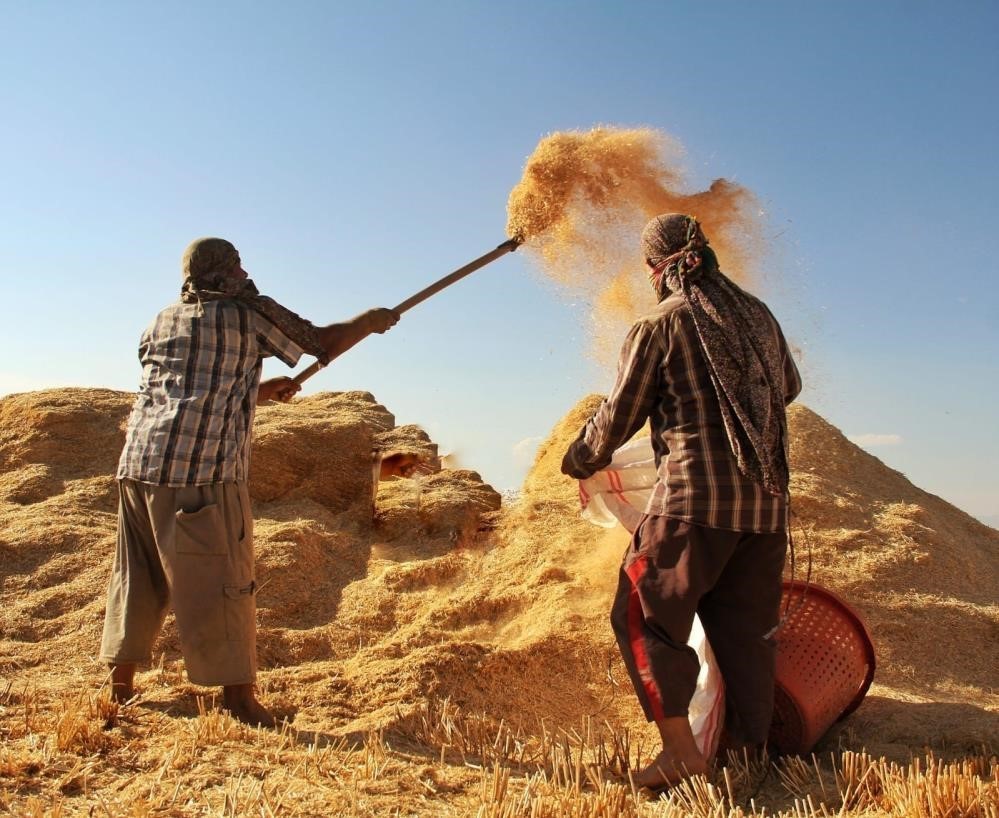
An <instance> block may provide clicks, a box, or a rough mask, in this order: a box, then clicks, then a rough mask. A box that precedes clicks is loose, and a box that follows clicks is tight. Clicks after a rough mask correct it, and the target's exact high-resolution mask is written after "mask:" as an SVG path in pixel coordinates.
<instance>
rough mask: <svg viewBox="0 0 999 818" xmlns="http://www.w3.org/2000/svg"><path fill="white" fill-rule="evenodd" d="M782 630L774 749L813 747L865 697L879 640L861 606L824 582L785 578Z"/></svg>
mask: <svg viewBox="0 0 999 818" xmlns="http://www.w3.org/2000/svg"><path fill="white" fill-rule="evenodd" d="M784 611H787V618H786V620H785V621H784V623H783V624H782V625H781V627H780V629H779V630H778V631H777V634H776V640H777V678H776V690H775V693H774V718H773V723H772V725H771V728H770V740H769V746H770V749H771V751H772V752H776V753H780V754H785V755H793V754H802V753H808V752H810V751H811V749H812V747H814V746H815V743H816V742H817V741H818V740H819V739H820V738H821V737H822V736H823V734H824V733H825V732H826V731H827V730H828V729H829V728H830V727H831V726H832V725H833V724H834V723H835V722H836V721H838V720H840V719H842V718H845V717H846V716H847V715H849V714H850V713H852V712H853V711H854V710H856V709H857V707H859V706H860V702H861V701H863V698H864V696H865V695H867V690H868V688H869V687H870V686H871V682H872V680H873V679H874V646H873V644H872V643H871V637H870V635H869V634H868V632H867V628H866V627H865V626H864V623H863V620H861V618H860V616H859V615H858V614H857V612H856V611H854V610H853V608H851V607H850V606H849V605H847V604H846V603H845V602H844V601H843V600H842V599H840V598H839V597H838V596H836V595H835V594H834V593H832V592H831V591H827V590H826V589H825V588H820V587H819V586H817V585H812V584H806V583H804V582H785V583H784V595H783V599H782V601H781V614H782V615H784Z"/></svg>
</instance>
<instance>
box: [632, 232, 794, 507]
mask: <svg viewBox="0 0 999 818" xmlns="http://www.w3.org/2000/svg"><path fill="white" fill-rule="evenodd" d="M642 251H643V253H644V254H645V258H646V259H648V261H649V263H650V264H652V265H653V266H654V269H653V271H652V274H651V276H650V278H651V280H652V284H653V286H654V287H655V289H656V293H657V295H658V296H659V299H660V300H662V299H664V298H666V297H667V296H668V295H670V293H679V294H680V295H682V296H683V300H684V301H685V302H686V304H687V306H688V307H689V309H690V312H691V315H692V316H693V319H694V326H695V327H696V328H697V337H698V339H699V340H700V342H701V348H702V350H703V351H704V358H705V360H706V361H707V364H708V371H709V372H710V374H711V382H712V384H713V385H714V388H715V393H716V394H717V396H718V405H719V407H720V408H721V415H722V421H723V423H724V424H725V433H726V435H727V436H728V442H729V446H730V448H731V450H732V453H733V454H734V455H735V458H736V462H737V463H738V466H739V471H740V472H742V474H744V475H745V476H746V477H748V478H749V479H751V480H753V481H754V482H756V483H758V484H760V485H761V486H763V488H765V489H766V490H767V491H769V492H770V493H771V494H783V493H785V492H786V491H787V487H788V479H789V471H788V464H787V450H786V447H785V441H786V439H787V434H786V425H787V420H786V416H785V413H784V362H783V357H782V356H783V353H784V350H783V349H782V348H780V346H779V343H778V340H777V338H776V337H774V333H773V317H772V316H771V314H770V311H769V310H768V309H767V308H766V306H764V305H763V303H762V302H761V301H759V300H757V299H756V298H753V297H752V296H750V295H749V294H748V293H746V292H745V291H744V290H743V289H742V288H741V287H739V286H738V285H737V284H736V283H735V282H733V281H732V280H731V279H729V278H728V277H727V276H725V275H724V274H723V273H722V272H721V270H720V269H719V268H718V259H717V257H716V256H715V253H714V251H713V250H712V249H711V248H710V247H709V246H708V240H707V239H706V238H705V236H704V233H703V232H702V230H701V226H700V224H699V223H698V222H697V219H695V218H694V217H693V216H686V215H683V214H679V213H670V214H667V215H664V216H656V218H654V219H653V220H652V221H650V222H649V223H648V224H647V225H646V226H645V229H644V230H643V231H642Z"/></svg>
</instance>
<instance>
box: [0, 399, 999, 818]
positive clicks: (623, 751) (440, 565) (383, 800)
mask: <svg viewBox="0 0 999 818" xmlns="http://www.w3.org/2000/svg"><path fill="white" fill-rule="evenodd" d="M598 400H599V398H597V397H590V398H587V399H585V400H584V401H582V402H581V403H580V404H579V405H578V406H577V407H575V408H574V409H572V410H571V411H570V412H569V413H568V414H567V416H566V418H565V419H563V421H562V422H560V423H559V424H557V425H556V427H555V428H554V429H553V430H552V433H551V435H550V436H549V438H548V439H547V440H546V441H545V442H544V443H543V444H542V446H541V447H540V449H539V452H538V456H537V460H536V462H535V465H534V467H533V469H532V471H531V473H530V474H529V476H528V478H527V479H526V481H525V484H524V488H523V491H522V492H521V495H520V497H519V499H518V500H517V501H516V502H514V503H513V504H512V505H510V506H509V507H507V508H504V509H502V510H500V511H498V512H497V510H496V509H497V507H498V503H499V497H498V495H496V494H495V492H493V491H492V489H491V488H489V487H488V486H486V485H485V484H483V483H482V482H481V479H480V478H479V476H478V475H477V474H475V473H474V472H471V471H467V470H454V471H449V470H445V471H442V472H438V473H432V474H429V475H420V476H418V477H414V478H396V479H393V480H388V481H384V482H381V483H378V484H375V483H374V478H373V475H372V469H371V459H370V451H364V446H375V447H377V446H378V440H377V438H378V436H379V435H382V436H385V435H386V434H387V433H390V432H391V433H392V435H393V436H394V439H393V440H392V442H391V445H393V446H397V445H402V446H408V445H409V442H408V441H407V440H406V439H405V437H406V435H407V432H399V431H398V429H397V428H396V427H394V425H393V420H392V418H391V415H390V414H389V413H388V412H387V411H386V410H385V409H384V408H383V407H380V406H378V404H377V403H375V401H374V400H373V399H372V398H371V397H370V396H369V395H366V394H365V393H343V394H325V395H317V396H313V397H310V398H305V399H302V400H299V401H295V402H293V403H292V404H290V405H287V406H275V407H263V408H261V410H260V413H259V419H258V425H257V440H256V445H257V449H256V451H255V454H254V458H255V460H254V468H255V469H256V468H258V467H259V469H260V473H259V476H257V477H255V480H256V481H257V482H256V483H255V489H254V491H255V497H254V502H255V508H254V510H255V516H256V519H257V526H256V539H257V550H258V565H259V569H258V579H259V581H260V584H261V585H262V590H261V592H260V595H259V599H258V601H259V609H258V616H259V622H260V634H259V644H260V654H261V663H262V672H261V675H260V680H259V682H260V687H261V695H262V697H263V699H264V700H265V701H266V702H267V703H268V704H269V705H270V706H271V707H273V709H274V710H275V711H276V712H277V713H278V715H280V716H281V717H284V718H287V719H289V722H290V723H289V724H288V725H286V726H285V727H284V728H282V729H281V730H278V731H273V732H268V731H261V730H253V729H250V728H246V727H244V726H242V725H239V724H237V723H236V722H233V721H232V720H231V719H230V718H229V717H228V716H226V715H224V714H222V713H220V712H218V711H217V710H216V709H215V705H214V698H213V697H214V695H215V693H216V691H210V690H204V689H201V688H197V687H195V686H192V685H190V684H188V683H187V682H186V681H185V680H184V677H183V673H182V663H181V662H180V657H179V654H178V653H177V649H176V634H175V631H174V628H173V625H172V624H168V627H167V628H166V631H165V633H164V635H163V637H162V639H161V640H160V643H159V645H158V646H157V649H156V655H155V657H154V658H155V661H154V665H153V667H152V668H151V669H149V670H143V671H142V672H140V674H139V676H138V680H137V681H138V691H139V694H138V698H137V700H136V701H135V702H133V703H131V704H128V705H125V706H123V707H121V708H113V707H112V706H111V705H110V702H109V701H107V697H106V688H104V689H102V685H103V684H105V682H106V670H105V669H104V668H102V667H101V666H100V665H99V663H98V662H97V661H96V659H95V658H94V651H95V649H96V645H97V641H98V639H99V634H100V627H101V621H102V614H103V594H104V587H105V583H106V580H107V573H108V571H109V569H110V560H111V553H112V548H113V543H114V524H115V523H114V520H115V517H114V511H113V505H112V506H111V507H110V508H109V492H110V491H113V488H114V483H113V480H112V479H111V478H110V476H109V475H110V474H111V473H112V472H113V467H114V460H115V457H116V454H117V449H118V448H119V447H120V444H121V440H122V423H123V422H124V419H125V416H126V414H127V411H128V407H129V404H130V401H131V396H129V395H125V394H121V393H113V392H106V391H101V390H60V391H51V392H39V393H30V394H26V395H19V396H11V397H8V398H5V399H2V400H0V418H2V421H3V426H2V427H0V469H2V471H0V550H2V556H3V558H4V560H3V563H2V565H3V568H2V569H0V570H2V572H3V573H2V576H0V579H2V591H0V593H2V599H0V603H2V604H0V736H2V739H3V741H2V745H0V808H3V809H7V810H9V811H10V812H12V813H14V814H18V815H55V814H62V815H84V814H102V815H123V816H124V815H178V816H179V815H209V814H210V815H215V814H224V815H248V814H261V815H272V814H273V815H328V814H357V815H378V814H383V815H388V814H402V815H407V814H411V815H437V814H450V815H468V816H472V815H510V816H514V815H516V816H520V815H524V816H528V815H605V816H624V815H650V816H651V815H671V816H673V815H675V816H680V815H689V814H696V815H704V816H708V815H711V816H720V817H721V816H728V815H732V816H748V815H762V814H763V811H764V810H766V813H767V814H768V815H772V816H778V815H787V816H792V815H793V816H795V818H802V816H811V815H813V814H816V815H818V814H823V815H828V814H832V813H839V812H840V811H841V810H842V814H844V815H848V814H849V815H854V814H855V815H860V814H883V815H897V816H900V818H902V816H906V817H908V816H913V818H915V816H927V818H929V816H941V818H943V816H948V818H949V816H958V815H961V816H982V817H983V818H997V817H996V813H995V804H996V801H997V786H999V784H997V773H996V762H995V760H994V758H992V756H991V754H990V752H991V751H990V750H989V749H984V750H983V749H982V747H983V746H986V748H987V746H988V745H989V744H990V742H994V741H995V740H996V737H997V736H999V729H997V719H999V715H997V714H999V700H997V698H996V693H995V678H994V668H995V667H996V666H997V663H999V662H997V660H999V657H997V656H996V641H995V639H994V635H995V633H996V624H997V622H999V616H997V613H999V612H997V610H996V604H995V599H994V590H993V589H994V588H995V587H997V580H999V577H997V576H996V565H995V556H994V555H995V553H996V548H997V546H999V534H997V533H996V532H994V531H993V530H991V529H988V528H986V527H985V526H982V525H980V524H978V523H976V522H975V521H974V520H972V519H971V518H969V517H967V515H964V514H962V513H961V512H959V511H958V510H956V509H954V508H953V507H951V506H948V505H947V504H946V503H944V502H943V501H941V500H940V499H939V498H935V497H933V496H931V495H928V494H926V493H925V492H922V491H920V490H919V489H917V488H916V487H914V486H912V485H911V484H910V483H909V482H908V481H906V480H905V479H904V477H902V476H901V475H899V474H898V473H896V472H893V471H892V470H891V469H888V468H887V467H885V466H884V465H883V464H882V463H880V462H879V461H878V460H876V459H875V458H873V457H870V456H869V455H867V454H865V453H864V452H862V451H860V450H859V449H857V448H856V447H855V446H853V444H851V443H849V441H847V440H846V439H845V438H844V437H843V436H842V435H841V434H840V433H839V432H838V431H837V430H835V429H834V428H833V427H831V426H830V425H829V424H827V423H825V421H823V420H822V419H821V418H819V417H818V416H816V415H814V414H813V413H811V412H809V411H808V410H807V409H804V408H801V407H799V408H796V409H795V410H793V411H792V415H791V433H792V460H793V468H794V488H795V497H796V500H795V507H796V509H797V514H798V517H799V522H798V525H799V528H800V530H801V531H803V532H804V531H807V533H808V537H807V540H808V542H809V543H810V546H811V551H812V560H813V578H814V579H815V580H816V581H817V582H819V583H821V584H823V585H826V586H828V587H830V588H832V589H833V590H835V591H837V592H839V593H841V594H843V595H844V596H846V597H847V599H849V601H851V602H852V603H853V604H854V605H855V606H856V607H857V608H859V609H860V610H861V612H862V613H863V615H864V616H865V618H866V619H867V622H868V624H869V626H870V628H871V631H872V633H873V635H874V639H875V643H876V646H877V649H878V654H879V655H878V659H879V674H878V678H877V684H876V685H875V687H874V688H873V690H872V693H871V695H870V696H869V697H868V699H867V701H866V702H865V703H864V704H863V705H862V706H861V708H860V709H859V710H858V711H857V713H856V714H854V715H853V716H852V717H851V718H850V719H848V720H847V721H846V722H845V723H844V724H842V725H839V726H838V727H837V728H836V729H835V730H834V731H833V733H832V734H831V735H830V736H829V737H828V738H827V739H826V740H825V741H824V742H823V743H822V744H820V746H819V748H818V755H817V760H815V761H813V760H811V759H803V760H802V761H801V763H797V762H794V761H784V762H781V764H780V765H779V766H777V767H775V768H772V769H770V770H769V772H766V771H765V770H764V771H763V772H766V776H765V778H764V777H763V775H762V772H761V771H760V770H755V769H751V768H750V767H749V766H747V765H745V764H742V765H740V764H739V763H736V762H734V763H732V764H730V765H729V766H728V767H727V768H726V769H727V772H724V771H718V772H717V773H716V774H715V776H714V778H713V779H712V780H711V782H701V783H697V784H692V785H690V786H689V787H686V788H683V789H680V790H677V791H675V792H674V793H673V794H671V796H670V797H669V799H668V800H667V801H662V802H653V801H649V800H647V798H646V797H645V796H644V795H643V794H641V793H639V794H636V793H635V792H633V790H632V788H631V785H630V783H629V779H628V770H629V769H634V768H635V766H636V765H639V764H641V763H642V762H643V760H645V759H647V758H648V757H649V756H650V754H651V752H652V751H653V749H654V745H653V736H652V734H651V733H650V731H649V729H648V727H647V725H645V724H644V723H643V722H642V719H641V714H640V712H639V709H638V706H637V703H636V702H635V700H634V697H633V695H632V693H631V690H630V685H629V682H628V680H627V678H626V674H625V673H624V671H623V667H622V666H621V663H620V660H619V659H618V658H617V654H616V649H615V648H614V645H613V638H612V636H611V633H610V629H609V626H608V624H607V621H606V616H607V609H608V606H609V601H610V598H611V595H612V594H613V589H614V584H615V580H616V571H617V563H618V560H619V559H620V554H621V552H622V550H623V548H624V546H625V545H626V542H627V537H626V535H625V534H624V533H623V532H622V531H620V530H615V529H612V530H610V531H604V530H598V529H595V528H593V527H591V526H590V525H589V524H587V523H585V522H583V521H581V520H580V519H579V517H578V513H577V512H578V498H577V496H576V490H575V486H574V485H573V484H572V482H571V481H568V480H565V479H563V478H562V477H561V475H560V474H559V472H558V462H559V460H560V459H561V454H562V451H564V448H565V445H566V444H567V443H568V442H569V441H570V440H571V439H572V438H573V437H574V436H575V434H576V432H577V431H578V429H579V426H580V425H581V423H582V422H583V420H585V418H586V417H587V416H588V415H589V413H590V412H591V411H592V409H593V407H594V406H595V405H596V403H597V401H598ZM77 415H79V422H77V421H76V416H77ZM398 428H399V429H402V428H404V427H398ZM288 430H293V431H292V432H290V433H289V432H288ZM424 437H425V436H422V432H421V433H419V434H417V433H416V431H414V432H413V439H412V445H413V446H416V445H418V444H419V445H422V446H424V447H426V446H427V445H428V442H427V440H425V439H424ZM400 438H401V439H400ZM351 440H353V441H354V442H353V443H350V442H349V441H351ZM358 440H360V441H363V445H361V444H358V443H357V441H358ZM277 441H279V442H280V445H277ZM431 445H432V444H431ZM91 446H92V447H93V448H92V449H91V448H90V447H91ZM345 446H346V448H344V447H345ZM427 451H428V454H429V451H430V450H429V449H427ZM273 458H285V459H292V460H296V462H299V461H300V462H301V463H302V464H309V463H311V464H312V465H302V466H301V470H300V471H299V470H296V471H295V472H294V474H290V473H289V472H288V471H286V470H282V469H283V466H282V464H281V463H274V462H272V459H273ZM50 461H51V462H50ZM101 469H106V472H105V473H104V474H103V475H102V474H100V473H99V472H100V470H101ZM39 474H44V479H41V480H39V479H38V477H37V476H38V475H39ZM375 492H377V496H376V498H375V503H374V511H375V512H376V513H375V514H373V513H372V511H373V509H372V496H373V495H375ZM110 496H111V497H113V494H111V495H110ZM804 540H805V538H804V537H803V536H801V537H799V543H800V545H799V548H803V543H804ZM802 558H803V555H802V554H800V553H799V561H800V560H801V559H802ZM927 612H929V615H927ZM199 697H200V698H199ZM927 746H930V747H932V748H933V753H934V754H933V755H931V756H927V755H926V754H925V750H924V748H925V747H927ZM865 749H866V753H864V752H863V751H864V750H865ZM913 754H915V756H916V757H917V758H918V759H919V761H918V762H910V756H911V755H913ZM759 779H762V781H761V780H759ZM750 799H752V800H750Z"/></svg>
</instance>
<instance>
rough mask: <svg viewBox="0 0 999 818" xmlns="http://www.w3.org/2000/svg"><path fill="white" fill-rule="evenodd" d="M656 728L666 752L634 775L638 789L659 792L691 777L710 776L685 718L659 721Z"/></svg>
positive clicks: (669, 718) (674, 717)
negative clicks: (646, 788) (643, 788)
mask: <svg viewBox="0 0 999 818" xmlns="http://www.w3.org/2000/svg"><path fill="white" fill-rule="evenodd" d="M656 727H658V728H659V735H660V736H661V737H662V740H663V750H662V752H661V753H659V755H657V756H656V757H655V759H653V761H652V763H651V764H649V766H648V767H646V768H645V769H644V770H641V771H640V772H639V773H638V774H637V775H635V784H636V785H638V786H639V787H648V788H649V789H650V790H659V789H662V788H663V787H672V786H674V785H675V784H679V783H680V782H681V781H683V780H684V779H685V778H690V777H691V776H695V775H707V772H708V763H707V761H705V759H704V756H703V755H701V751H700V750H698V749H697V742H695V741H694V733H693V731H692V730H691V729H690V722H689V721H688V720H687V717H686V716H670V717H668V718H665V719H659V720H658V721H657V722H656Z"/></svg>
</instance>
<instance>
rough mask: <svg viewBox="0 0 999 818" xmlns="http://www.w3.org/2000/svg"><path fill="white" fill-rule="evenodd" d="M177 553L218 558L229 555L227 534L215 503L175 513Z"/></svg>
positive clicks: (220, 512)
mask: <svg viewBox="0 0 999 818" xmlns="http://www.w3.org/2000/svg"><path fill="white" fill-rule="evenodd" d="M176 516H177V544H176V547H177V553H178V554H203V555H206V556H219V555H223V556H224V555H225V554H228V553H229V532H228V529H227V527H226V524H225V520H224V519H223V517H222V509H221V508H219V505H218V504H217V503H209V504H208V505H206V506H202V507H201V508H199V509H198V510H197V511H190V512H189V511H183V510H181V511H178V512H177V515H176Z"/></svg>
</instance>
